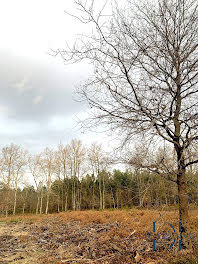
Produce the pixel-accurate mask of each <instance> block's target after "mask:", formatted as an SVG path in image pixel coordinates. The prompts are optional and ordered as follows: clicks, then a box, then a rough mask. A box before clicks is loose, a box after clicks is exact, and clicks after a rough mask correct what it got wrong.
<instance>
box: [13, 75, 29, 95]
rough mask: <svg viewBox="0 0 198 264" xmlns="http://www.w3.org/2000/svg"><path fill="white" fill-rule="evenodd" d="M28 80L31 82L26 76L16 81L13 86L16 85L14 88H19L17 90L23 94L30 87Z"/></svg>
mask: <svg viewBox="0 0 198 264" xmlns="http://www.w3.org/2000/svg"><path fill="white" fill-rule="evenodd" d="M28 82H29V80H28V78H27V77H24V78H23V79H21V80H20V81H19V82H17V83H15V84H14V85H13V86H14V88H16V89H17V92H18V93H19V94H23V93H24V92H25V91H27V90H29V89H30V86H29V85H28Z"/></svg>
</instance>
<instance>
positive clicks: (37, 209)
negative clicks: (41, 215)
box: [36, 193, 40, 214]
mask: <svg viewBox="0 0 198 264" xmlns="http://www.w3.org/2000/svg"><path fill="white" fill-rule="evenodd" d="M39 200H40V196H39V194H38V193H37V204H36V214H38V211H39Z"/></svg>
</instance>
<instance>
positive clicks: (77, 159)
mask: <svg viewBox="0 0 198 264" xmlns="http://www.w3.org/2000/svg"><path fill="white" fill-rule="evenodd" d="M68 153H69V157H68V159H69V168H70V174H71V178H72V207H73V209H74V210H79V209H80V207H81V198H82V197H81V195H82V194H81V181H80V180H81V176H82V174H81V172H82V170H81V169H82V162H83V161H84V157H85V148H84V147H83V145H82V141H81V140H77V139H73V140H72V141H71V144H70V145H69V147H68Z"/></svg>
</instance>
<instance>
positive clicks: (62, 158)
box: [56, 144, 69, 211]
mask: <svg viewBox="0 0 198 264" xmlns="http://www.w3.org/2000/svg"><path fill="white" fill-rule="evenodd" d="M68 156H69V153H68V145H66V146H64V145H63V144H59V145H58V151H57V155H56V158H57V162H58V163H59V166H60V174H61V175H62V177H63V181H62V211H63V210H64V211H66V210H67V208H68V191H69V186H68V181H67V180H68V169H69V165H68Z"/></svg>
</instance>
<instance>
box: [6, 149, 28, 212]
mask: <svg viewBox="0 0 198 264" xmlns="http://www.w3.org/2000/svg"><path fill="white" fill-rule="evenodd" d="M25 156H26V152H24V151H23V150H22V149H21V148H20V146H17V145H14V144H10V145H7V146H5V147H4V148H3V149H2V158H1V162H2V163H1V174H2V176H3V180H4V182H5V184H6V189H7V191H6V208H5V213H6V216H7V215H8V210H9V204H10V191H11V187H12V183H14V189H15V199H14V210H13V213H14V214H15V210H16V197H17V188H18V183H19V179H20V177H21V172H22V171H21V170H22V167H23V166H24V165H25V163H26V162H25Z"/></svg>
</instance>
